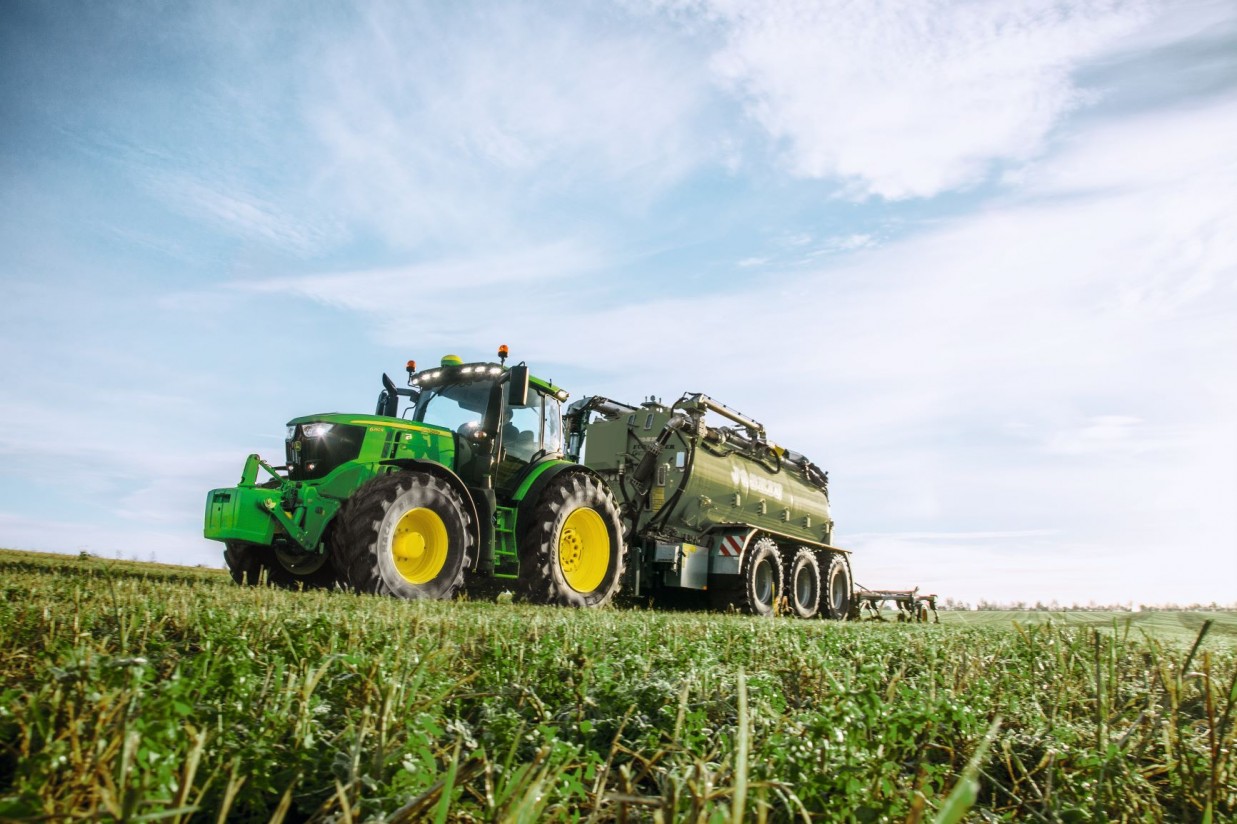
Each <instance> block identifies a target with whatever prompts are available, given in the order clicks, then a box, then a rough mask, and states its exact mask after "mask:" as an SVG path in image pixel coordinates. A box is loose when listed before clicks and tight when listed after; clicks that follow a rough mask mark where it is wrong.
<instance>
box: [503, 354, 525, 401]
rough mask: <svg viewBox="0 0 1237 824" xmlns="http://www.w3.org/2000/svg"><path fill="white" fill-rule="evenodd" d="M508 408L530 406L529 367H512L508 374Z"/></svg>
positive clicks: (523, 365)
mask: <svg viewBox="0 0 1237 824" xmlns="http://www.w3.org/2000/svg"><path fill="white" fill-rule="evenodd" d="M507 380H508V381H509V384H508V386H507V406H527V405H528V365H527V364H523V363H521V364H519V365H517V366H513V367H511V371H510V372H508V373H507Z"/></svg>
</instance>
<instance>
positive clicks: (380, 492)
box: [332, 472, 473, 599]
mask: <svg viewBox="0 0 1237 824" xmlns="http://www.w3.org/2000/svg"><path fill="white" fill-rule="evenodd" d="M338 520H339V522H340V524H339V528H338V529H336V530H335V533H334V535H333V541H332V553H333V554H334V556H335V562H336V565H337V566H338V567H339V568H340V570H341V571H342V572H343V576H344V579H345V582H346V583H347V584H348V586H350V587H351V588H352V589H354V590H356V591H357V592H364V593H371V594H373V595H392V596H394V597H396V598H409V599H413V598H437V599H444V598H450V597H451V596H452V595H454V594H455V593H456V591H457V590H459V588H460V586H461V585H462V584H463V582H464V570H465V569H467V568H468V566H469V559H470V558H471V557H472V552H473V536H472V530H471V524H472V518H471V515H470V514H469V511H468V508H467V506H466V505H465V503H464V499H463V498H462V497H461V496H460V494H459V493H458V492H456V491H455V489H454V488H453V487H451V485H450V484H448V483H447V482H446V481H444V480H442V479H441V478H438V477H435V476H434V475H430V474H428V473H425V472H395V473H392V474H389V475H380V476H378V477H377V478H374V479H373V480H371V481H369V482H368V483H366V484H365V485H364V486H362V487H361V488H360V489H359V490H357V491H356V493H355V494H353V496H352V497H351V498H350V499H349V500H348V502H347V503H346V504H345V505H344V508H343V510H342V511H341V512H340V514H339V516H338Z"/></svg>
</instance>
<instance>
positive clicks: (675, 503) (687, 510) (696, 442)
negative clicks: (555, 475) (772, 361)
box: [566, 394, 855, 618]
mask: <svg viewBox="0 0 1237 824" xmlns="http://www.w3.org/2000/svg"><path fill="white" fill-rule="evenodd" d="M594 414H595V415H596V416H597V417H596V418H595V419H592V420H590V419H591V418H592V416H593V415H594ZM710 414H712V415H714V416H717V417H721V418H724V419H726V421H727V422H728V423H729V424H731V425H722V426H714V425H710V423H709V422H708V421H707V420H706V416H708V415H710ZM566 423H567V432H568V434H569V437H570V444H569V449H568V451H569V454H570V457H572V458H574V459H576V460H582V463H584V464H585V465H586V466H588V467H589V468H590V469H592V470H594V471H595V472H597V473H598V474H599V475H601V476H602V477H603V478H604V479H605V480H606V481H607V482H608V484H609V485H610V488H611V489H612V490H613V491H614V493H615V495H616V497H617V498H618V500H619V504H620V512H621V513H622V516H623V521H624V526H625V529H626V531H627V543H628V546H629V547H630V556H629V562H628V579H627V581H626V582H625V586H624V589H625V590H626V591H627V592H628V593H633V594H638V595H642V596H648V597H651V598H653V599H655V600H667V601H673V600H676V599H678V598H681V597H682V596H683V595H685V594H687V593H696V594H697V597H700V598H706V599H707V601H708V603H710V604H711V605H712V606H713V607H715V608H719V609H738V610H741V611H745V612H749V613H753V614H759V615H767V614H774V613H776V612H779V611H788V612H792V613H793V614H795V615H798V616H800V617H803V618H812V617H817V616H822V617H831V618H844V617H848V616H849V615H850V614H851V612H852V611H853V605H854V603H855V600H854V594H853V591H852V589H853V588H852V583H851V581H852V579H851V574H850V564H849V560H848V558H847V555H848V553H847V552H846V551H845V550H842V549H839V548H837V547H835V546H832V544H831V541H832V537H833V520H832V518H831V516H830V511H829V491H828V477H827V475H826V474H825V473H824V472H823V471H821V470H820V468H819V467H817V466H816V465H815V464H813V463H812V462H811V461H810V460H808V459H807V458H806V457H805V456H803V455H801V454H799V453H796V452H792V451H789V450H786V449H783V448H782V447H780V446H778V445H776V444H775V443H772V442H771V441H769V440H768V439H767V437H766V435H765V429H764V427H763V426H762V425H761V424H760V423H758V422H757V421H755V420H753V419H751V418H749V417H747V416H745V415H742V414H740V413H738V412H736V411H735V410H733V409H730V408H729V407H727V406H725V405H724V404H721V403H718V402H717V401H715V400H713V399H712V398H709V397H708V396H706V395H702V394H687V395H684V396H683V397H682V398H680V399H679V400H678V401H676V402H675V403H674V404H673V405H672V406H669V407H667V406H664V405H662V404H661V403H659V402H657V401H654V400H649V401H646V402H645V403H643V404H641V405H640V406H632V405H629V404H623V403H619V402H616V401H611V400H609V399H605V398H595V397H594V398H584V399H582V400H580V401H577V402H576V403H575V404H573V405H572V407H571V409H570V410H569V411H568V415H567V421H566Z"/></svg>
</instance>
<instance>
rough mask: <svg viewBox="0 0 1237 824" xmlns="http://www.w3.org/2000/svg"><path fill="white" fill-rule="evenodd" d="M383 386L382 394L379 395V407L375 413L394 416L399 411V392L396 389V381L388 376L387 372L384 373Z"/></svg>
mask: <svg viewBox="0 0 1237 824" xmlns="http://www.w3.org/2000/svg"><path fill="white" fill-rule="evenodd" d="M382 386H383V390H382V394H381V395H379V396H378V409H377V410H376V411H375V413H374V414H376V415H386V416H387V417H388V418H394V417H395V414H396V413H397V412H398V411H399V394H398V393H397V392H396V391H395V383H394V382H393V381H392V380H391V379H390V378H389V377H387V373H386V372H383V373H382Z"/></svg>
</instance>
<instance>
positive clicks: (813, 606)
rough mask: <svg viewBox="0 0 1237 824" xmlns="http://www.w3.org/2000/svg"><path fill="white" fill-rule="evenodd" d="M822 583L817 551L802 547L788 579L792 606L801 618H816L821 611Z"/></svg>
mask: <svg viewBox="0 0 1237 824" xmlns="http://www.w3.org/2000/svg"><path fill="white" fill-rule="evenodd" d="M820 583H821V576H820V564H819V563H818V562H817V560H816V553H815V551H813V550H811V549H808V548H807V547H800V548H799V551H798V552H797V553H795V559H794V561H792V562H791V564H790V575H789V576H788V577H787V579H786V591H787V592H788V593H789V595H790V608H791V610H792V611H793V612H794V614H795V615H796V616H798V617H799V618H815V617H816V615H817V613H819V612H820V591H821V586H820Z"/></svg>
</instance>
